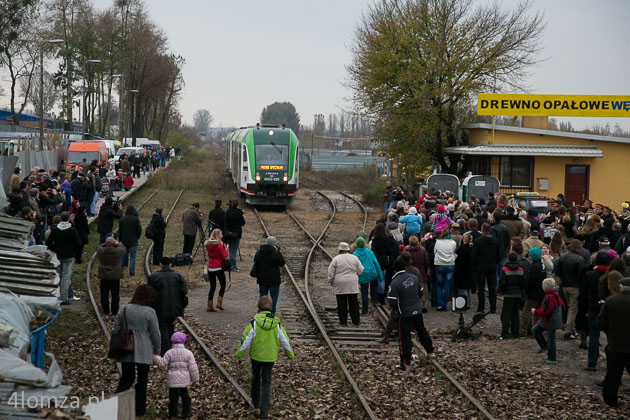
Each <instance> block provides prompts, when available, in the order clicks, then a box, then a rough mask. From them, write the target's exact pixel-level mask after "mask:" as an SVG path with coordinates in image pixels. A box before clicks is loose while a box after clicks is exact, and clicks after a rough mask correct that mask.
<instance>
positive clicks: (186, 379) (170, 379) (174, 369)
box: [153, 332, 199, 418]
mask: <svg viewBox="0 0 630 420" xmlns="http://www.w3.org/2000/svg"><path fill="white" fill-rule="evenodd" d="M185 342H186V334H184V333H182V332H176V333H174V334H173V335H172V336H171V343H173V347H172V348H171V349H170V350H169V351H167V352H166V353H165V354H164V357H160V356H158V355H153V363H155V364H156V365H157V366H158V367H165V366H168V373H167V374H166V385H167V386H168V396H169V401H168V415H169V417H171V418H177V403H178V402H179V397H180V396H181V397H182V405H183V406H184V409H183V410H182V415H183V417H184V418H189V417H190V414H191V413H190V411H191V410H190V407H191V400H190V396H189V395H188V386H189V385H190V384H191V383H192V382H198V381H199V369H198V368H197V362H196V361H195V356H194V355H193V354H192V352H191V351H190V350H188V349H186V348H185V347H184V343H185Z"/></svg>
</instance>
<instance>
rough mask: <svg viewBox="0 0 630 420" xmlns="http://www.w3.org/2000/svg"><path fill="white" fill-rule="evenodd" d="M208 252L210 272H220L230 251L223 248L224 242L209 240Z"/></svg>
mask: <svg viewBox="0 0 630 420" xmlns="http://www.w3.org/2000/svg"><path fill="white" fill-rule="evenodd" d="M206 252H207V253H208V258H209V260H208V270H210V271H219V270H221V265H222V264H223V260H224V259H225V258H226V257H227V255H228V250H227V248H225V247H224V246H223V242H221V241H220V240H218V239H209V240H207V241H206Z"/></svg>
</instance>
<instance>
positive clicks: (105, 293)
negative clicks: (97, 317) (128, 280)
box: [101, 279, 120, 315]
mask: <svg viewBox="0 0 630 420" xmlns="http://www.w3.org/2000/svg"><path fill="white" fill-rule="evenodd" d="M110 292H111V294H112V306H111V310H110V306H109V294H110ZM119 303H120V280H103V279H101V306H102V308H103V313H104V314H105V315H109V314H110V313H111V314H112V315H116V314H117V313H118V307H119Z"/></svg>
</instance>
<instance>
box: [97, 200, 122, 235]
mask: <svg viewBox="0 0 630 420" xmlns="http://www.w3.org/2000/svg"><path fill="white" fill-rule="evenodd" d="M121 217H122V211H121V210H118V209H116V210H114V208H113V207H112V206H111V205H109V206H105V205H103V206H101V210H100V211H99V213H98V225H97V227H96V231H97V232H98V233H110V232H111V231H112V230H114V219H120V218H121Z"/></svg>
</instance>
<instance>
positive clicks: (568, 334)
mask: <svg viewBox="0 0 630 420" xmlns="http://www.w3.org/2000/svg"><path fill="white" fill-rule="evenodd" d="M572 335H573V334H572V333H570V332H568V333H564V335H563V336H562V338H564V339H565V340H570V339H571V336H572Z"/></svg>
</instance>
